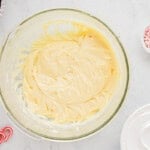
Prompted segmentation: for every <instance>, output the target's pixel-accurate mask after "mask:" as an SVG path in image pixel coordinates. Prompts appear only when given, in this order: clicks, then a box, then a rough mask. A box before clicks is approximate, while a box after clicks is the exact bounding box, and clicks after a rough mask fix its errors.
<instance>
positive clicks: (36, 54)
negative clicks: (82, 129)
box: [23, 25, 118, 123]
mask: <svg viewBox="0 0 150 150" xmlns="http://www.w3.org/2000/svg"><path fill="white" fill-rule="evenodd" d="M23 66H24V67H23V95H24V99H25V101H26V103H27V104H28V107H29V109H30V110H31V111H32V112H33V113H34V114H37V115H41V116H44V117H47V118H51V119H52V120H53V121H54V122H57V123H72V122H80V121H84V120H87V119H88V118H90V117H91V116H93V115H94V114H95V113H96V112H99V111H101V110H102V109H103V108H104V106H106V104H107V102H108V101H109V100H110V98H111V96H112V94H113V92H114V91H115V90H114V89H115V87H116V83H117V80H118V67H117V63H116V58H115V56H114V54H113V50H112V48H111V46H110V45H109V42H108V41H107V40H106V39H105V38H104V36H103V35H101V33H99V32H98V31H96V30H95V29H91V28H89V27H87V26H85V25H80V30H78V31H75V32H73V31H72V32H68V33H61V35H60V33H59V34H55V35H49V34H45V35H44V36H42V37H41V38H40V39H39V40H37V41H36V42H35V43H33V46H32V50H31V52H30V54H29V55H28V56H27V57H26V58H25V62H24V65H23Z"/></svg>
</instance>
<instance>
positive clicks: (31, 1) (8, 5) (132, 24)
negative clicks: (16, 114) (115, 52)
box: [0, 0, 150, 150]
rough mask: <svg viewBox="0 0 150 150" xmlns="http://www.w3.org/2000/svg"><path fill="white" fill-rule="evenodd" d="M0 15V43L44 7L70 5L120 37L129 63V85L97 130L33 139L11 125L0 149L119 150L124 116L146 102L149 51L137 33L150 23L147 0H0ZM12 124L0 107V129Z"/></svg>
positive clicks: (149, 88)
mask: <svg viewBox="0 0 150 150" xmlns="http://www.w3.org/2000/svg"><path fill="white" fill-rule="evenodd" d="M4 3H5V9H4V12H3V16H1V17H0V45H2V43H3V42H4V40H5V38H6V36H7V34H8V33H9V32H10V31H11V30H12V29H13V28H14V27H15V26H16V25H18V24H19V23H20V22H21V21H22V20H24V19H25V18H27V17H29V16H31V15H33V14H35V13H37V12H39V11H42V10H46V9H52V8H74V9H80V10H82V11H86V12H88V13H90V14H92V15H94V16H96V17H98V18H100V19H101V20H103V21H104V22H105V23H106V24H107V25H108V26H109V27H110V28H111V29H112V30H113V31H114V32H115V33H116V35H117V36H118V37H119V39H120V40H121V42H122V44H123V46H124V48H125V50H126V53H127V56H128V59H129V65H130V85H129V90H128V94H127V96H126V99H125V102H124V104H123V106H122V108H121V109H120V111H119V112H118V113H117V115H116V116H115V118H114V119H113V120H112V121H111V122H110V123H109V124H108V125H107V126H106V127H105V128H104V129H103V130H102V131H101V132H99V133H97V134H96V135H94V136H92V137H89V138H88V139H85V140H81V141H77V142H72V143H54V142H47V141H36V140H33V139H31V138H29V137H28V136H26V135H24V134H23V133H22V132H20V131H19V130H18V129H17V128H16V127H14V135H13V137H12V138H11V139H10V140H9V141H8V142H7V143H4V144H1V145H0V150H120V134H121V130H122V127H123V124H124V122H125V120H126V119H127V117H128V116H129V115H130V114H131V113H132V112H133V111H134V110H135V109H137V108H139V107H140V106H143V105H144V104H148V103H150V54H147V53H146V52H145V51H144V49H143V48H142V45H141V34H142V31H143V29H144V28H145V26H147V25H149V24H150V0H4ZM5 125H11V126H14V125H13V123H12V122H10V121H9V119H8V117H7V115H6V114H5V112H4V110H3V108H2V107H0V128H1V127H3V126H5Z"/></svg>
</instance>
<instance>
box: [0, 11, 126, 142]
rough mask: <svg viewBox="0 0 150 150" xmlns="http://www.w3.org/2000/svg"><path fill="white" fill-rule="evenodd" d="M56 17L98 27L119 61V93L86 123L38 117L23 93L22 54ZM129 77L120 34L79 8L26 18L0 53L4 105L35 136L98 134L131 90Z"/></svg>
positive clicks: (69, 137) (72, 137)
mask: <svg viewBox="0 0 150 150" xmlns="http://www.w3.org/2000/svg"><path fill="white" fill-rule="evenodd" d="M55 20H70V21H76V22H79V23H84V24H87V25H88V26H91V27H93V28H95V29H97V30H98V31H100V32H101V33H102V34H103V35H104V36H105V37H106V38H107V39H108V40H109V42H110V44H111V46H112V48H113V50H114V53H115V55H116V58H117V60H118V64H119V69H120V79H119V83H118V86H117V89H116V92H115V93H114V94H113V96H112V98H111V100H110V101H109V102H108V104H107V105H106V106H105V108H104V110H103V111H101V112H100V113H98V115H95V117H93V118H92V119H89V120H88V121H85V122H83V123H76V124H70V125H51V123H47V122H48V121H47V120H44V119H41V118H38V119H37V118H36V117H34V116H33V115H32V114H30V113H28V112H27V111H25V109H24V105H25V104H24V102H23V100H22V99H23V97H22V94H21V93H22V92H21V86H22V82H21V81H22V77H21V72H20V71H19V65H18V64H19V63H20V62H21V61H22V59H23V58H21V57H20V56H21V55H22V54H23V53H24V54H25V55H26V54H27V53H28V52H27V50H28V49H29V48H30V46H31V43H32V42H33V41H35V40H36V39H37V38H38V37H39V36H40V35H41V34H42V32H41V30H40V28H41V27H42V25H43V23H46V22H47V21H55ZM128 80H129V69H128V61H127V57H126V54H125V51H124V49H123V47H122V45H121V43H120V41H119V40H118V38H117V37H116V35H115V34H114V33H113V32H112V31H111V29H110V28H109V27H108V26H107V25H106V24H105V23H103V22H102V21H101V20H99V19H97V18H96V17H93V16H91V15H89V14H87V13H85V12H81V11H79V10H72V9H53V10H47V11H44V12H40V13H38V14H36V15H34V16H32V17H30V18H28V19H26V20H25V21H23V22H22V23H21V24H20V25H19V26H18V27H17V28H16V29H15V30H14V31H13V32H12V33H10V34H9V35H8V38H7V40H6V42H5V44H4V46H3V48H2V52H1V54H0V94H1V97H2V102H3V105H4V108H5V110H6V112H7V113H8V115H9V116H10V118H11V119H12V120H13V122H14V123H15V124H16V125H17V126H18V127H19V128H20V129H21V130H23V131H24V132H25V133H27V134H29V135H30V136H32V137H38V138H44V139H48V140H59V141H70V140H75V139H80V138H84V137H87V136H88V135H91V134H93V133H95V132H96V131H98V130H100V129H101V128H103V127H104V126H105V125H106V124H107V123H108V122H109V121H110V120H111V119H112V118H113V117H114V115H115V114H116V113H117V112H118V110H119V108H120V107H121V104H122V103H123V101H124V98H125V95H126V92H127V87H128Z"/></svg>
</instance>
